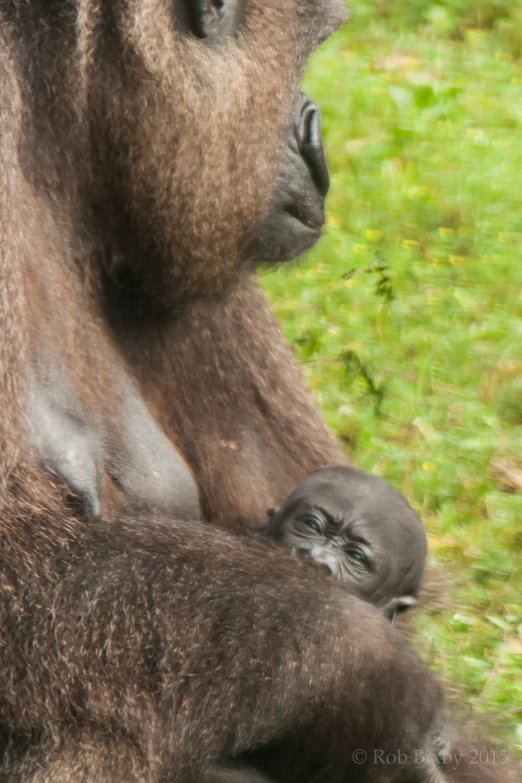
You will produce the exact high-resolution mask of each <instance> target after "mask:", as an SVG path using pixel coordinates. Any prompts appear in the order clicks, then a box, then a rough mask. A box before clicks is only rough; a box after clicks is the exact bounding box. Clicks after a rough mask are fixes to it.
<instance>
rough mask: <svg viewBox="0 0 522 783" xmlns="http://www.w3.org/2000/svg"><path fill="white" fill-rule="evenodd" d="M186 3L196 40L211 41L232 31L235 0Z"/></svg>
mask: <svg viewBox="0 0 522 783" xmlns="http://www.w3.org/2000/svg"><path fill="white" fill-rule="evenodd" d="M186 3H187V9H188V13H189V15H190V19H191V22H192V28H193V32H194V34H195V35H197V37H198V38H206V39H208V40H212V39H214V38H218V37H221V35H228V34H229V33H230V32H231V31H232V26H233V23H234V19H235V15H236V6H237V0H186Z"/></svg>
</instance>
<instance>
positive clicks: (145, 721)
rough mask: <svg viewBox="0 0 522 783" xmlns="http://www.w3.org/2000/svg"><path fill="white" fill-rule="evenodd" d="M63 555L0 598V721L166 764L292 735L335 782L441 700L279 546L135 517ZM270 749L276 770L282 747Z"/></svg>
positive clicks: (419, 727)
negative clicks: (113, 739) (128, 750)
mask: <svg viewBox="0 0 522 783" xmlns="http://www.w3.org/2000/svg"><path fill="white" fill-rule="evenodd" d="M203 541H205V547H203V546H202V544H203ZM232 548H233V549H234V551H235V557H234V561H233V564H232V565H231V549H232ZM62 558H63V561H62V563H57V564H56V568H55V569H54V573H58V572H59V571H61V573H62V576H61V578H60V579H59V580H58V579H53V580H52V581H49V582H48V581H46V578H45V575H44V574H43V573H42V574H39V573H33V576H32V579H31V580H29V579H26V581H25V583H26V590H25V592H24V594H23V595H22V596H20V595H19V596H18V598H17V601H16V604H14V603H13V602H11V601H10V596H9V595H5V594H4V595H3V596H2V600H1V603H2V615H3V618H2V625H1V627H2V628H3V629H4V630H5V631H6V633H5V634H4V639H3V642H4V644H3V647H2V652H1V662H0V672H1V673H2V679H1V680H0V682H1V684H2V687H1V690H2V701H1V706H0V716H1V720H2V721H5V722H6V723H7V724H9V725H10V726H11V727H12V729H14V730H18V731H21V732H24V731H28V730H32V729H35V728H50V729H52V728H53V726H54V727H55V728H56V729H58V728H59V727H61V728H63V726H76V727H81V726H84V725H86V724H89V725H91V724H93V725H97V726H102V727H103V726H105V727H106V728H107V729H111V730H113V731H116V732H121V733H123V734H125V735H126V736H129V737H132V738H133V741H134V742H135V743H137V745H138V746H139V747H140V748H141V749H142V753H143V754H144V756H145V757H148V756H149V755H150V754H152V755H153V757H154V758H155V759H157V758H161V759H162V760H163V766H164V768H165V769H167V768H168V767H169V766H171V765H172V766H173V768H178V769H179V768H181V767H183V768H185V767H186V766H187V767H188V766H194V765H199V764H204V763H212V762H215V761H218V760H220V759H223V758H232V757H237V756H239V755H240V754H242V753H244V752H246V751H248V750H250V749H252V748H256V747H258V746H259V745H267V744H269V743H272V744H273V745H274V747H275V744H277V743H279V741H282V740H283V739H284V738H285V737H289V736H292V735H293V734H295V737H293V738H292V742H293V743H294V745H295V742H296V741H297V743H298V744H299V745H301V744H302V751H303V753H302V761H301V764H302V766H303V770H304V769H310V765H311V764H313V760H312V759H311V754H312V755H316V762H315V763H316V764H317V765H318V768H319V769H323V768H324V769H325V770H326V769H330V770H331V769H333V768H335V769H336V775H337V777H332V774H330V773H329V777H328V780H329V781H332V783H333V781H334V780H343V779H344V778H343V775H344V774H346V773H347V770H348V769H349V768H350V764H351V753H352V751H353V750H354V749H356V748H367V749H370V748H374V747H376V748H383V749H384V750H386V749H390V750H391V749H393V748H397V747H400V748H402V749H403V750H404V752H407V751H408V750H412V749H414V748H418V747H421V748H422V747H425V745H426V743H427V742H428V734H429V731H430V729H431V728H432V727H433V726H434V723H435V722H436V716H437V712H438V710H439V707H440V691H439V688H438V686H437V685H436V683H435V681H434V679H433V678H432V676H431V675H430V673H429V672H428V671H427V670H426V669H425V668H424V667H423V666H422V664H421V663H420V662H419V660H418V659H417V657H416V656H415V655H414V653H413V652H412V651H411V650H410V649H409V647H408V646H407V644H406V643H405V642H404V641H403V640H402V639H401V638H400V636H399V635H398V634H397V633H395V632H394V631H393V630H392V629H389V628H387V627H386V624H385V623H384V622H382V621H381V618H380V617H378V616H377V614H376V613H374V612H373V611H372V609H371V607H366V606H364V605H363V604H360V603H359V602H357V601H355V600H351V599H350V598H348V597H347V596H346V595H345V594H344V593H343V592H342V590H340V589H337V587H336V586H335V585H331V584H329V583H328V581H327V580H324V581H323V580H322V579H320V578H318V577H317V576H316V574H315V573H314V569H310V570H309V569H307V568H306V567H305V568H304V570H303V572H302V573H296V566H295V561H293V560H292V559H291V558H289V557H288V556H287V555H286V553H284V552H279V551H277V550H274V551H265V550H264V548H261V547H249V546H248V545H246V544H245V545H244V546H243V545H240V544H238V542H237V541H234V540H232V539H231V538H229V537H228V536H226V535H225V534H221V533H219V532H218V531H213V530H211V529H207V528H201V529H198V528H195V527H194V528H193V529H186V527H184V526H182V525H179V526H178V525H177V524H163V523H159V522H158V523H155V524H151V522H150V520H147V521H144V522H143V524H141V523H139V522H136V521H134V520H133V521H132V522H131V523H129V524H125V523H118V525H114V526H112V527H107V528H106V529H102V528H101V527H100V529H99V530H96V528H95V526H93V527H92V528H90V529H89V531H88V532H87V533H86V538H85V539H84V540H83V541H81V542H80V543H76V544H74V545H72V546H71V547H69V548H68V549H66V550H64V551H63V552H62ZM45 570H46V571H47V570H48V569H45ZM268 573H269V574H270V579H269V580H267V574H268ZM17 618H18V619H17ZM7 630H9V633H7ZM22 651H23V655H22ZM318 661H320V662H321V663H320V665H319V666H318V665H317V662H318ZM407 664H408V665H407ZM13 672H14V673H15V674H14V675H13ZM398 704H400V709H399V710H398V709H397V705H398ZM318 713H319V714H321V716H322V717H321V721H320V722H319V723H320V726H318V721H317V719H315V720H314V716H316V715H317V714H318ZM314 737H315V743H314ZM311 749H313V750H311ZM294 754H295V747H294V748H293V751H292V757H294ZM278 757H280V759H281V764H282V765H283V766H285V761H284V759H285V754H284V752H283V744H281V746H280V752H279V753H278ZM272 762H273V758H272V760H271V761H270V765H272ZM263 763H264V762H263ZM277 763H278V764H279V761H278V762H277ZM330 764H332V767H330ZM298 766H299V765H298V764H297V763H295V758H294V759H293V761H292V767H291V769H292V771H291V773H290V772H287V774H291V775H292V776H294V775H295V776H296V777H295V778H294V777H291V778H290V779H296V780H298V779H299V777H298V775H299V769H298ZM314 766H315V764H314Z"/></svg>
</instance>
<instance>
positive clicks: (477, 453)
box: [263, 0, 522, 754]
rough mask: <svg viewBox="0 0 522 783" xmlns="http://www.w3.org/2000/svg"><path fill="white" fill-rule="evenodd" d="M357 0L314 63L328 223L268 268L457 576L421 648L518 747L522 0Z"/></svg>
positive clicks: (327, 386) (317, 359)
mask: <svg viewBox="0 0 522 783" xmlns="http://www.w3.org/2000/svg"><path fill="white" fill-rule="evenodd" d="M355 7H356V11H357V14H356V15H355V14H354V19H353V21H352V23H351V24H349V25H347V26H346V27H345V28H344V29H343V30H342V31H340V32H339V33H338V34H336V36H335V37H334V38H333V39H331V41H330V42H328V43H327V44H326V45H325V46H324V47H323V48H322V49H321V50H320V51H319V52H318V53H317V54H316V55H315V57H314V59H313V62H312V64H311V67H310V69H309V72H308V76H307V79H306V89H307V91H308V92H309V93H310V94H311V95H312V96H313V97H314V99H316V100H317V101H318V102H319V103H320V105H321V107H322V110H323V127H324V133H325V139H326V146H327V154H328V158H329V163H330V168H331V175H332V188H331V195H330V197H329V199H328V225H327V230H326V232H325V236H324V238H323V240H322V241H321V243H320V244H319V246H318V247H317V248H316V249H315V250H314V252H313V253H312V254H311V255H310V256H309V257H308V258H307V259H306V260H305V261H304V262H301V263H300V264H299V265H292V266H291V268H290V267H288V268H286V267H285V268H280V269H278V270H277V271H275V272H270V273H266V274H264V275H263V284H264V286H265V289H266V291H267V293H268V296H269V298H270V300H271V302H272V304H273V307H274V309H275V311H276V313H277V315H278V316H279V318H280V320H281V323H282V325H283V328H284V331H285V333H286V335H287V336H288V338H289V339H290V341H291V342H292V343H293V345H294V347H295V350H296V352H297V355H298V356H299V358H300V359H301V360H302V363H303V369H304V373H305V376H306V378H307V381H308V383H309V385H310V387H311V389H312V391H313V393H314V395H315V396H316V398H317V400H318V402H319V405H320V406H321V408H322V410H323V412H324V415H325V417H326V420H327V422H328V424H329V426H330V427H331V429H332V430H333V431H334V432H335V433H336V434H337V435H338V437H339V438H341V440H342V441H343V442H344V443H345V445H346V450H347V453H348V454H349V455H350V457H351V458H352V459H353V461H354V462H355V463H356V464H357V465H359V466H360V467H362V468H364V469H366V470H369V471H371V472H374V473H377V474H379V475H381V476H383V477H384V478H386V479H387V480H389V481H390V482H391V483H392V484H393V485H394V486H395V487H397V488H398V489H400V490H402V491H403V492H404V493H405V495H406V496H407V497H408V499H409V500H410V502H411V503H412V505H413V506H414V507H415V508H416V509H418V511H419V512H420V514H421V515H422V518H423V520H424V522H425V524H426V527H427V529H428V531H429V539H430V550H431V556H432V560H434V561H435V562H437V563H442V564H444V570H445V572H446V573H447V574H449V583H448V585H447V587H446V589H445V591H446V592H447V593H448V595H447V596H446V600H445V601H443V602H442V603H441V602H438V603H437V604H436V605H434V606H431V607H430V608H428V609H427V610H426V611H425V612H424V613H423V615H422V617H421V618H420V621H419V628H418V630H419V641H418V644H419V645H420V648H421V650H422V652H423V655H424V657H425V658H426V659H427V660H428V661H429V663H430V665H431V666H432V668H434V669H435V670H436V671H437V672H438V674H439V675H440V676H441V677H443V678H444V679H445V680H446V681H448V682H450V683H453V684H454V685H455V688H456V687H457V686H458V691H459V699H460V701H464V702H465V703H466V704H468V705H471V707H473V708H474V709H475V710H477V711H478V712H480V713H484V714H485V715H486V716H488V717H489V719H490V720H493V722H494V723H495V724H496V723H498V722H499V721H500V722H501V723H502V725H503V728H502V734H501V735H500V736H502V737H504V740H505V741H506V739H507V743H508V747H509V748H510V749H511V750H514V752H515V753H519V754H522V60H521V59H520V54H521V52H522V3H521V2H520V0H509V1H507V0H506V1H505V0H490V1H489V2H477V1H476V0H474V1H472V0H447V2H443V1H441V2H428V1H427V0H381V1H380V2H379V1H377V2H375V0H374V1H373V2H371V3H369V2H366V3H365V2H359V3H357V4H355ZM492 716H493V717H492Z"/></svg>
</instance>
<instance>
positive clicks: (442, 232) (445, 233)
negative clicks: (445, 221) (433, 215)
mask: <svg viewBox="0 0 522 783" xmlns="http://www.w3.org/2000/svg"><path fill="white" fill-rule="evenodd" d="M454 233H455V229H453V228H448V227H447V226H441V227H440V228H439V236H441V237H452V236H453V234H454Z"/></svg>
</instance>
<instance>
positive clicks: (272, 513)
mask: <svg viewBox="0 0 522 783" xmlns="http://www.w3.org/2000/svg"><path fill="white" fill-rule="evenodd" d="M280 511H281V509H280V508H278V506H272V508H269V509H268V511H267V512H266V515H267V517H268V519H272V517H275V515H276V514H278V513H279V512H280Z"/></svg>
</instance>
